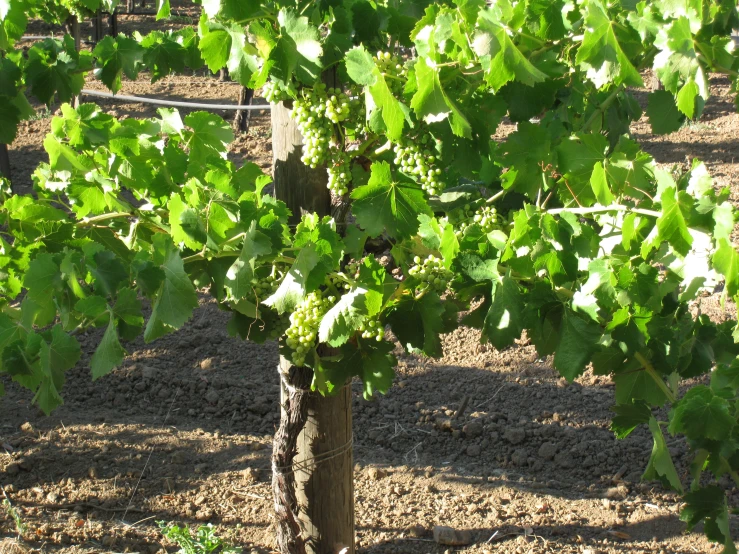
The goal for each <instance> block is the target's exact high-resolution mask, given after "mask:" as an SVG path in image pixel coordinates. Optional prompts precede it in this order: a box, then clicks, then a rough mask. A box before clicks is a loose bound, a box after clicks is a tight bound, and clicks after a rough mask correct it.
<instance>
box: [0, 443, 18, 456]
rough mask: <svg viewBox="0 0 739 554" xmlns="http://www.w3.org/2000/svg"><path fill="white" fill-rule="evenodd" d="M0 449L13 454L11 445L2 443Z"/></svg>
mask: <svg viewBox="0 0 739 554" xmlns="http://www.w3.org/2000/svg"><path fill="white" fill-rule="evenodd" d="M0 446H2V449H3V450H5V451H6V452H7V453H8V454H11V453H13V452H15V447H14V446H13V445H12V444H9V443H7V442H4V443H3V444H2V445H0Z"/></svg>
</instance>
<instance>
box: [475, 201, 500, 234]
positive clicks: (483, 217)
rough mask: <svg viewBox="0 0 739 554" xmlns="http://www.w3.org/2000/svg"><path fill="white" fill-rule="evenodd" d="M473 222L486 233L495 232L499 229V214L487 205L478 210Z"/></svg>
mask: <svg viewBox="0 0 739 554" xmlns="http://www.w3.org/2000/svg"><path fill="white" fill-rule="evenodd" d="M472 221H474V222H475V223H477V224H478V225H479V226H480V227H482V230H483V231H484V232H485V233H489V232H491V231H494V230H495V229H497V228H498V227H499V225H498V212H497V210H496V209H495V208H494V207H493V206H487V205H485V206H482V207H480V208H478V210H477V211H476V212H475V215H473V216H472Z"/></svg>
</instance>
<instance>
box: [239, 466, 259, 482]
mask: <svg viewBox="0 0 739 554" xmlns="http://www.w3.org/2000/svg"><path fill="white" fill-rule="evenodd" d="M242 475H243V476H244V482H245V483H247V484H251V483H256V482H257V481H259V475H260V471H259V469H257V468H256V467H247V468H246V469H245V470H244V471H243V472H242Z"/></svg>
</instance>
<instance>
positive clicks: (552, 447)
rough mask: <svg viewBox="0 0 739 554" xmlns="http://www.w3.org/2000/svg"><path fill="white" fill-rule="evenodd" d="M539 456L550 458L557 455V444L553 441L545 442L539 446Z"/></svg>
mask: <svg viewBox="0 0 739 554" xmlns="http://www.w3.org/2000/svg"><path fill="white" fill-rule="evenodd" d="M538 454H539V457H540V458H544V459H545V460H551V459H553V458H554V456H556V455H557V445H556V444H554V443H553V442H545V443H543V444H542V445H541V446H540V447H539V452H538Z"/></svg>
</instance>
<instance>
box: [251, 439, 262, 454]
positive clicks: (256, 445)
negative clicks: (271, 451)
mask: <svg viewBox="0 0 739 554" xmlns="http://www.w3.org/2000/svg"><path fill="white" fill-rule="evenodd" d="M265 447H266V445H265V444H264V443H261V442H257V441H254V442H250V443H249V450H251V451H252V452H258V451H260V450H264V449H265Z"/></svg>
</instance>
